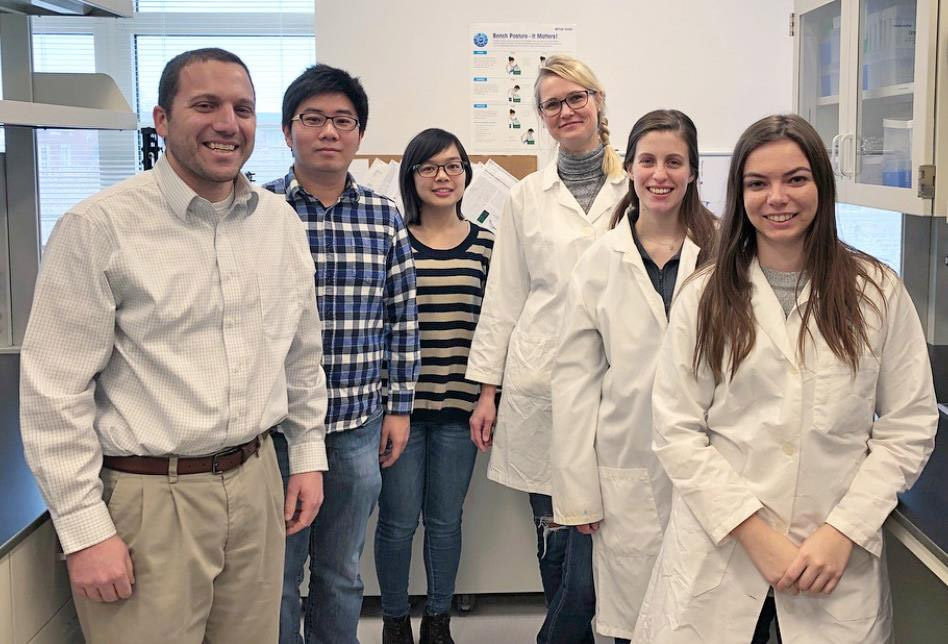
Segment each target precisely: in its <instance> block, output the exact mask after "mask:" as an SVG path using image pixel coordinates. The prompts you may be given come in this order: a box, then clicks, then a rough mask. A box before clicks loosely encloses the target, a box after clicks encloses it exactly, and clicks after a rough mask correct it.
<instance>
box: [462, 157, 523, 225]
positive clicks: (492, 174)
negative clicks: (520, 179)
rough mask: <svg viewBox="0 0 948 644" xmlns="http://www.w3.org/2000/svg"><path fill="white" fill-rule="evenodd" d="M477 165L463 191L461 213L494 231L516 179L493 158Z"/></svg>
mask: <svg viewBox="0 0 948 644" xmlns="http://www.w3.org/2000/svg"><path fill="white" fill-rule="evenodd" d="M478 165H480V166H481V167H480V169H475V171H474V173H473V178H472V179H471V185H469V186H468V187H467V190H465V191H464V200H463V201H462V202H461V214H462V215H464V216H465V217H466V218H467V219H469V220H471V221H473V222H474V223H476V224H478V225H480V226H483V227H484V228H487V229H488V230H491V231H496V230H497V225H498V224H499V223H500V217H501V214H502V213H503V210H504V203H506V201H507V195H508V194H510V189H511V188H513V187H514V184H516V183H517V179H516V177H514V176H513V175H512V174H510V173H509V172H507V171H506V170H504V169H503V168H502V167H501V166H499V165H498V164H497V163H495V162H494V161H493V160H488V161H487V163H484V164H478Z"/></svg>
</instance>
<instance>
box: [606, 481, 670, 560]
mask: <svg viewBox="0 0 948 644" xmlns="http://www.w3.org/2000/svg"><path fill="white" fill-rule="evenodd" d="M599 485H600V489H601V492H602V509H603V521H602V526H601V528H600V537H601V540H602V544H603V546H605V547H606V548H608V549H609V550H611V551H612V552H614V553H616V554H619V555H639V556H641V555H650V556H651V555H657V554H658V551H659V549H660V548H661V545H662V524H661V521H660V520H659V518H658V509H657V507H656V505H655V496H654V494H653V493H652V481H651V479H650V478H649V475H648V470H645V469H626V468H619V467H605V466H600V467H599Z"/></svg>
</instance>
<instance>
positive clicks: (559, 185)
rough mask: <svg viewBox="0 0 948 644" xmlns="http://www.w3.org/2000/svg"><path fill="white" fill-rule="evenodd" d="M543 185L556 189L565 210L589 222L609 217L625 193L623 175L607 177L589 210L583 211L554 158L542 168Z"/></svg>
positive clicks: (557, 196)
mask: <svg viewBox="0 0 948 644" xmlns="http://www.w3.org/2000/svg"><path fill="white" fill-rule="evenodd" d="M543 185H544V188H546V189H552V190H554V191H556V201H557V203H558V204H559V205H560V206H562V207H563V208H564V209H565V210H566V211H568V212H572V213H574V214H576V216H578V217H582V219H583V221H585V222H587V223H590V224H594V223H596V221H597V220H598V219H599V218H600V217H603V216H610V217H611V216H612V209H613V208H614V207H615V204H616V203H618V201H619V199H621V198H622V196H623V195H624V194H625V190H626V185H625V175H618V176H615V177H607V178H606V182H605V183H604V184H603V185H602V188H600V189H599V194H597V195H596V198H595V200H593V204H592V206H590V208H589V212H588V213H586V212H583V209H582V207H581V206H580V205H579V202H578V201H576V197H574V196H573V193H572V192H570V191H569V188H567V187H566V184H565V183H563V180H562V179H560V176H559V174H558V173H557V170H556V160H554V161H553V162H552V163H550V164H549V165H547V166H546V168H545V169H544V170H543Z"/></svg>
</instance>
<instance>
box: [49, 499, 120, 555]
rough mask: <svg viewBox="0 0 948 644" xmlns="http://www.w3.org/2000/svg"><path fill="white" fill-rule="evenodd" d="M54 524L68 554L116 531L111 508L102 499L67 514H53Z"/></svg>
mask: <svg viewBox="0 0 948 644" xmlns="http://www.w3.org/2000/svg"><path fill="white" fill-rule="evenodd" d="M53 526H55V528H56V534H57V535H58V536H59V543H60V545H62V547H63V553H65V554H67V555H68V554H72V553H73V552H77V551H79V550H82V549H83V548H88V547H89V546H94V545H95V544H97V543H101V542H103V541H105V540H106V539H108V538H109V537H111V536H112V535H114V534H115V533H116V531H115V524H114V523H112V517H111V516H110V515H109V509H108V507H106V505H105V503H104V502H102V501H100V502H99V503H96V504H95V505H93V506H92V507H89V508H85V509H84V510H80V511H78V512H73V513H71V514H68V515H66V516H61V517H57V516H55V515H53Z"/></svg>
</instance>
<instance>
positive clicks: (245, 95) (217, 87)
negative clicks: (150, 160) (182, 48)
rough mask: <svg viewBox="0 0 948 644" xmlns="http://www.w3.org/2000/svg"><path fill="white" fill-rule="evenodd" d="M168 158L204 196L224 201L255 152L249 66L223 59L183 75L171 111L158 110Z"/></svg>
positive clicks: (192, 67)
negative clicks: (241, 170)
mask: <svg viewBox="0 0 948 644" xmlns="http://www.w3.org/2000/svg"><path fill="white" fill-rule="evenodd" d="M153 116H154V119H155V129H156V130H157V131H158V134H159V135H160V136H161V137H162V138H163V139H164V140H165V156H166V157H167V158H168V162H169V163H170V164H171V167H172V168H174V170H175V172H176V173H177V174H178V176H179V177H181V179H182V180H183V181H184V182H185V183H186V184H187V185H188V186H189V187H190V188H191V189H192V190H194V191H195V192H196V193H197V194H198V195H200V196H201V197H204V198H205V199H207V200H209V201H221V200H223V199H225V198H227V196H228V195H229V194H230V191H231V190H232V188H233V182H234V179H235V178H236V177H237V174H238V173H239V172H240V169H241V168H242V167H243V165H244V163H245V162H246V161H247V159H248V158H249V157H250V153H251V152H253V144H254V135H255V132H256V127H257V117H256V112H255V111H254V91H253V87H252V86H251V84H250V78H249V77H248V76H247V72H246V71H245V70H244V68H243V67H241V66H240V65H238V64H236V63H225V62H221V61H217V60H208V61H203V62H200V61H198V62H193V63H190V64H189V65H187V66H185V67H184V68H183V69H182V70H181V74H180V76H179V79H178V91H177V94H176V95H175V96H174V99H173V100H172V103H171V111H170V113H169V112H166V111H165V110H164V109H163V108H161V107H160V106H156V107H155V109H154V111H153Z"/></svg>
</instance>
